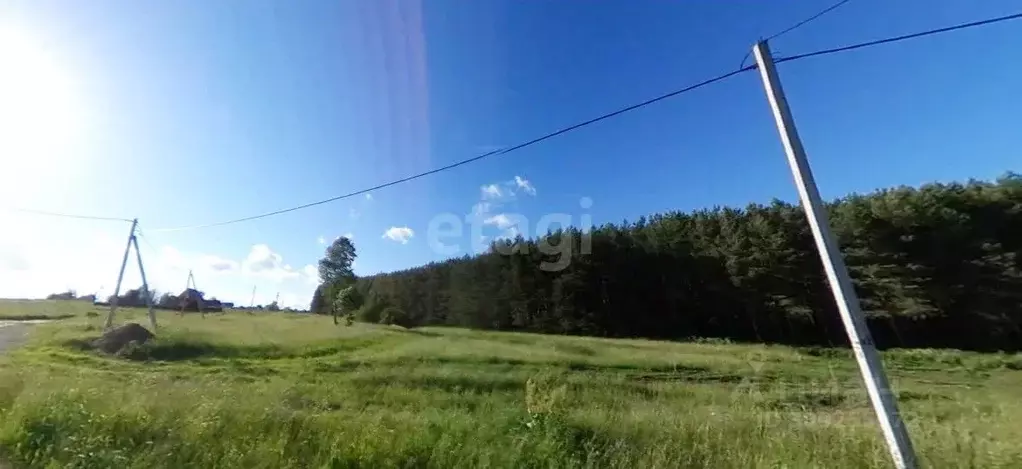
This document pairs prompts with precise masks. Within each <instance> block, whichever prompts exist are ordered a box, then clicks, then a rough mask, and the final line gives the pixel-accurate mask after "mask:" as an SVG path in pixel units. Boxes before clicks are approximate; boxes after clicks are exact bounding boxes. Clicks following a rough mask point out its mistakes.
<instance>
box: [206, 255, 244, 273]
mask: <svg viewBox="0 0 1022 469" xmlns="http://www.w3.org/2000/svg"><path fill="white" fill-rule="evenodd" d="M199 265H200V266H201V267H202V268H204V269H208V270H212V271H214V272H225V273H226V272H234V271H236V270H238V263H237V262H235V261H232V260H230V259H224V258H222V257H219V256H211V255H204V256H202V257H200V258H199Z"/></svg>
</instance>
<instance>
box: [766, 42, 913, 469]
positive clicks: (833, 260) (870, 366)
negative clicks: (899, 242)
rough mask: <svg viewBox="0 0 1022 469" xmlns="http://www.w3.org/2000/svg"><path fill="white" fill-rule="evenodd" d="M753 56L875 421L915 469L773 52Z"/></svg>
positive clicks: (897, 458) (898, 459) (902, 467)
mask: <svg viewBox="0 0 1022 469" xmlns="http://www.w3.org/2000/svg"><path fill="white" fill-rule="evenodd" d="M753 53H754V54H755V55H756V63H757V64H758V65H759V73H760V77H761V78H762V79H763V88H764V89H765V90H766V94H767V99H768V100H769V102H770V109H771V110H772V111H773V114H774V121H776V123H777V130H778V132H780V134H781V143H782V144H783V145H784V152H785V153H786V154H787V155H788V165H789V166H791V173H792V175H793V176H794V177H795V186H796V187H797V188H798V195H799V199H800V200H801V201H802V208H803V209H805V212H806V216H807V217H808V218H809V227H810V228H811V229H812V232H813V238H814V239H815V240H816V249H817V250H818V251H819V253H820V259H821V260H822V261H823V268H824V270H825V271H826V273H827V280H828V281H829V283H830V289H831V292H832V293H833V294H834V301H836V302H837V307H838V311H839V312H840V314H841V320H842V322H844V326H845V332H847V333H848V340H849V342H851V344H852V350H853V351H854V352H855V359H856V361H857V362H858V363H859V371H860V372H861V374H862V380H863V381H864V382H865V384H866V391H867V393H868V394H869V400H870V402H871V403H872V404H873V410H874V412H875V413H876V416H877V420H879V421H880V427H881V429H882V430H883V433H884V439H886V440H887V447H888V449H889V450H890V452H891V458H893V459H894V465H895V466H896V467H897V468H898V469H915V468H916V455H915V451H914V450H913V449H912V441H911V440H910V439H909V436H908V431H907V430H906V429H905V424H904V423H903V422H902V420H901V416H900V415H899V414H898V406H897V402H896V399H895V397H894V395H893V394H892V393H891V387H890V384H889V383H888V382H887V376H886V375H885V374H884V369H883V364H882V363H881V361H880V354H879V353H878V352H877V350H876V347H875V345H874V344H873V338H872V336H871V335H870V333H869V328H868V327H867V326H866V319H865V318H864V317H863V315H862V310H861V309H860V306H859V298H858V296H856V294H855V289H854V287H853V285H852V278H851V276H850V275H849V274H848V268H847V267H846V266H845V262H844V258H843V257H842V256H841V251H840V250H839V249H838V243H837V240H836V239H835V238H834V234H833V233H831V231H830V223H829V221H828V220H827V208H826V206H825V205H824V203H823V199H821V198H820V191H819V189H817V187H816V181H815V180H814V179H813V173H812V170H811V169H810V168H809V160H808V158H807V157H806V152H805V149H804V148H803V147H802V141H801V140H800V139H799V137H798V132H797V131H796V130H795V121H794V119H793V118H792V117H791V109H789V108H788V101H787V100H786V99H785V97H784V90H782V89H781V81H780V79H779V78H778V77H777V69H776V68H775V67H774V60H773V57H771V56H770V48H769V47H768V46H767V43H766V42H765V41H761V42H759V43H757V44H756V46H755V47H754V48H753Z"/></svg>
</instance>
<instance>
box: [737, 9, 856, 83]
mask: <svg viewBox="0 0 1022 469" xmlns="http://www.w3.org/2000/svg"><path fill="white" fill-rule="evenodd" d="M850 1H852V0H841V1H840V2H837V3H835V4H833V5H831V6H829V7H827V8H824V9H823V10H821V11H820V12H818V13H816V14H815V15H813V16H810V17H808V18H806V19H804V20H802V21H799V22H798V23H795V24H793V25H791V26H788V27H787V28H785V29H784V30H781V31H779V32H776V33H774V34H771V35H770V36H767V37H766V39H761V41H771V40H774V39H777V38H779V37H781V36H783V35H785V34H788V33H790V32H792V31H794V30H796V29H798V28H801V27H802V26H804V25H806V24H808V23H811V22H813V21H814V20H816V19H817V18H819V17H821V16H823V15H826V14H827V13H830V12H831V11H834V10H836V9H837V8H838V7H840V6H841V5H844V4H846V3H848V2H850ZM750 55H752V51H748V52H746V53H745V57H742V63H741V64H739V65H738V68H742V67H744V66H745V61H746V60H749V56H750Z"/></svg>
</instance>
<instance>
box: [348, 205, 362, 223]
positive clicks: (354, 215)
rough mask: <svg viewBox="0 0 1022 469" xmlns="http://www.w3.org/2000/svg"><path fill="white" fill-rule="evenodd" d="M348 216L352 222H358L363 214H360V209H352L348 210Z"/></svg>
mask: <svg viewBox="0 0 1022 469" xmlns="http://www.w3.org/2000/svg"><path fill="white" fill-rule="evenodd" d="M348 216H349V217H351V219H352V220H358V217H360V216H362V213H361V212H359V211H358V209H356V208H354V207H352V208H350V209H348Z"/></svg>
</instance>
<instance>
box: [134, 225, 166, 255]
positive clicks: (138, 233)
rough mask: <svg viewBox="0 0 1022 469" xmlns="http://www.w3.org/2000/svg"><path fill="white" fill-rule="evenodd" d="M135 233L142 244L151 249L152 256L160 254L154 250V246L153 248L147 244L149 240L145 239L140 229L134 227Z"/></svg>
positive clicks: (157, 250) (150, 244)
mask: <svg viewBox="0 0 1022 469" xmlns="http://www.w3.org/2000/svg"><path fill="white" fill-rule="evenodd" d="M135 233H136V234H137V235H138V236H137V237H138V238H139V239H141V240H142V242H143V243H145V244H146V246H149V249H152V251H153V254H156V255H158V254H159V253H160V250H159V249H156V246H153V244H152V243H150V242H149V238H146V236H145V235H144V234H142V229H141V228H138V227H135Z"/></svg>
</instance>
